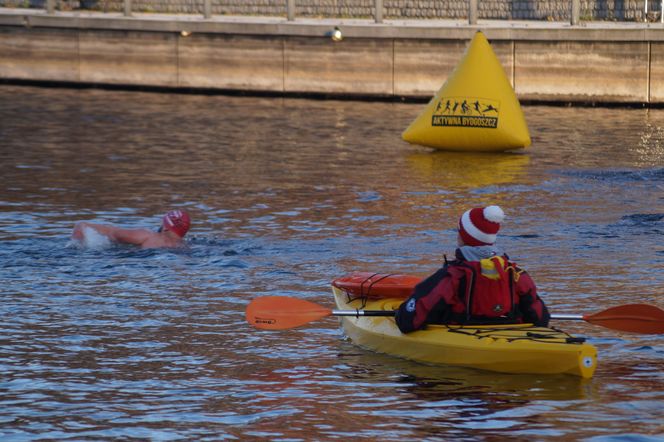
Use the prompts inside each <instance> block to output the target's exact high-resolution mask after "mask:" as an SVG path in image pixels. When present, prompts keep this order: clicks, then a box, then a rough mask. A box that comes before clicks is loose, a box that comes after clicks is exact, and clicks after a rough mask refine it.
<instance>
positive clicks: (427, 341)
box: [332, 285, 597, 378]
mask: <svg viewBox="0 0 664 442" xmlns="http://www.w3.org/2000/svg"><path fill="white" fill-rule="evenodd" d="M332 289H333V291H334V297H335V301H336V305H337V308H339V309H340V310H395V309H397V308H398V307H399V305H400V304H401V303H402V302H403V299H399V298H385V299H381V298H367V297H359V296H357V295H353V294H351V293H350V292H349V291H346V290H344V289H342V288H338V287H336V286H334V285H333V286H332ZM342 326H343V329H344V331H345V333H346V335H347V336H348V337H349V338H350V339H352V340H353V342H355V343H356V344H358V345H360V346H362V347H365V348H367V349H369V350H373V351H377V352H381V353H386V354H390V355H394V356H399V357H403V358H407V359H412V360H415V361H420V362H428V363H433V364H443V365H454V366H460V367H472V368H478V369H482V370H490V371H496V372H501V373H535V374H556V373H565V374H571V375H575V376H581V377H583V378H591V377H592V376H593V373H594V372H595V368H596V367H597V350H596V349H595V347H594V346H592V345H590V344H587V343H584V342H583V341H584V340H583V339H582V338H576V337H573V336H571V335H569V334H567V333H564V332H561V331H559V330H556V329H552V328H547V327H535V326H533V325H532V324H509V325H487V326H459V325H449V326H444V325H429V326H427V328H426V329H425V330H420V331H416V332H413V333H408V334H403V333H401V331H399V329H398V328H397V325H396V323H395V321H394V318H392V317H384V316H354V315H353V316H343V318H342Z"/></svg>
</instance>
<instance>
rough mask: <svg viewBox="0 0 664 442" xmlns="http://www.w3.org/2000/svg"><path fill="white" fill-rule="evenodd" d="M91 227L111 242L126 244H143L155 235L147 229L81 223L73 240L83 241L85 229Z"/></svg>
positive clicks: (76, 227) (75, 230) (75, 229)
mask: <svg viewBox="0 0 664 442" xmlns="http://www.w3.org/2000/svg"><path fill="white" fill-rule="evenodd" d="M85 227H89V228H91V229H94V230H96V231H97V232H98V233H100V234H101V235H104V236H106V237H108V239H110V240H111V241H115V242H121V243H126V244H136V245H139V246H140V245H141V244H143V243H144V242H145V241H146V240H147V239H148V238H150V236H151V235H153V234H154V233H153V232H151V231H149V230H145V229H121V228H119V227H115V226H109V225H106V224H93V223H88V222H79V223H76V225H75V226H74V231H73V232H72V238H74V239H79V240H80V239H83V237H84V235H83V229H84V228H85Z"/></svg>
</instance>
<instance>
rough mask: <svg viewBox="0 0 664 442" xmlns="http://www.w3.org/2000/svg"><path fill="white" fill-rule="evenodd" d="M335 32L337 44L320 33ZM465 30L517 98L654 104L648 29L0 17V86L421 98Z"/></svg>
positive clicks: (659, 44) (449, 63)
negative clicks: (485, 45)
mask: <svg viewBox="0 0 664 442" xmlns="http://www.w3.org/2000/svg"><path fill="white" fill-rule="evenodd" d="M335 25H336V26H339V28H340V29H341V30H342V32H343V35H344V39H343V41H340V42H334V41H332V40H331V39H330V38H329V33H330V31H331V30H332V29H333V27H334V26H335ZM477 30H482V31H483V32H484V33H485V35H486V36H487V38H488V39H489V40H490V42H491V44H492V46H493V48H494V51H495V52H496V54H497V55H498V57H499V59H500V60H501V62H502V64H503V67H504V68H505V71H506V73H507V75H508V78H510V80H511V82H512V84H513V86H514V88H515V91H516V93H517V95H518V96H519V98H520V99H522V100H528V101H558V102H598V103H645V104H661V103H664V28H662V27H661V26H659V27H658V25H654V24H629V25H628V24H619V25H610V26H607V25H592V26H591V25H587V26H578V27H577V26H570V25H569V24H564V23H535V22H527V23H523V22H522V23H515V22H486V23H483V22H480V23H479V25H477V26H469V25H468V24H465V23H464V22H462V21H457V22H455V21H435V22H432V21H427V22H421V21H420V22H408V21H387V22H385V23H382V24H376V23H372V22H371V21H369V20H367V21H361V20H346V21H339V20H296V21H294V22H288V21H286V20H285V19H280V18H247V17H214V18H212V19H208V20H203V19H202V18H200V19H199V18H197V17H192V16H188V17H184V18H182V17H173V16H157V15H146V16H142V15H135V16H133V17H123V16H121V15H111V14H95V13H91V14H83V13H76V14H74V13H57V14H55V15H47V14H44V13H35V12H34V11H28V10H3V11H0V79H5V80H28V81H48V82H71V83H85V84H106V85H126V86H148V87H164V88H194V89H195V88H201V89H219V90H238V91H259V92H270V93H286V94H290V93H293V94H302V93H304V94H306V93H315V94H330V95H362V96H372V95H373V96H395V97H420V98H428V97H431V96H432V95H433V93H434V92H435V91H436V90H437V89H438V88H439V87H440V86H441V85H442V84H443V82H444V81H445V79H446V78H447V76H448V75H449V74H450V73H451V72H452V70H453V69H454V67H455V66H456V64H457V63H458V61H459V60H460V59H461V57H462V55H463V52H464V50H465V48H466V46H467V44H468V42H469V41H470V39H471V38H472V36H473V35H474V33H475V32H476V31H477Z"/></svg>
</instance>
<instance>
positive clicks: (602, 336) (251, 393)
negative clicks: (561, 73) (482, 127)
mask: <svg viewBox="0 0 664 442" xmlns="http://www.w3.org/2000/svg"><path fill="white" fill-rule="evenodd" d="M423 108H424V105H423V104H421V103H420V104H417V103H367V102H353V101H331V100H325V101H323V100H307V99H286V98H256V97H229V96H197V95H178V94H160V93H143V92H126V91H101V90H68V89H45V88H44V89H42V88H33V87H20V86H9V85H3V86H0V143H1V146H0V158H1V161H0V172H1V174H2V178H3V179H2V184H0V241H1V247H0V271H1V274H0V280H1V281H2V284H1V285H0V295H1V298H0V299H1V300H2V302H1V303H0V436H1V438H2V440H35V439H39V440H49V439H51V440H69V439H72V440H109V439H123V440H132V439H133V440H136V439H143V440H145V439H150V440H224V439H230V440H232V439H240V440H282V441H285V440H288V441H297V440H349V439H361V440H381V441H390V440H399V441H403V440H441V441H442V440H451V439H454V440H469V441H470V440H487V441H493V440H505V439H510V440H523V441H532V440H538V441H545V440H592V441H610V440H611V441H612V440H619V439H626V438H629V439H630V440H636V441H639V440H642V441H651V440H664V371H663V370H662V368H663V367H664V338H662V337H658V336H648V335H636V334H628V333H621V332H616V331H612V330H609V329H606V328H602V327H598V326H593V325H590V324H586V323H584V322H571V321H559V322H556V323H555V325H556V326H558V327H560V328H563V329H565V330H567V331H570V332H573V333H576V334H579V335H581V336H584V337H586V338H587V339H588V341H589V342H590V343H592V344H594V345H595V346H596V347H597V348H598V351H599V365H598V369H597V371H596V374H595V377H594V378H593V379H591V380H581V379H578V378H575V377H572V376H562V375H561V376H534V375H528V376H525V375H504V374H495V373H488V372H482V371H476V370H470V369H459V368H449V367H436V366H428V365H424V364H419V363H415V362H410V361H406V360H401V359H398V358H395V357H390V356H386V355H380V354H375V353H372V352H369V351H365V350H363V349H361V348H358V347H356V346H355V345H353V343H352V342H350V341H348V340H347V339H345V338H344V336H343V333H342V331H341V330H340V329H339V323H338V320H337V319H335V318H326V319H323V320H320V321H317V322H314V323H311V324H309V325H307V326H305V327H302V328H298V329H295V330H289V331H283V332H266V331H258V330H255V329H253V328H251V327H250V326H249V325H247V324H246V322H245V320H244V309H245V307H246V305H247V303H248V302H249V301H250V300H251V299H253V298H255V297H258V296H264V295H286V296H293V297H298V298H302V299H308V300H310V301H313V302H317V303H320V304H323V305H327V306H332V296H331V292H330V286H329V284H330V281H331V280H332V279H334V278H336V277H338V276H341V275H344V274H346V273H349V272H352V271H358V270H362V271H373V272H385V273H387V272H389V273H412V274H417V275H422V276H424V275H427V274H429V273H431V272H433V271H434V270H435V269H436V268H437V267H438V266H439V265H440V263H441V260H442V256H443V254H444V253H447V254H450V253H452V252H453V247H454V242H455V230H454V227H455V224H456V222H457V219H458V216H459V215H460V213H461V212H463V211H464V210H466V209H467V208H470V207H476V206H484V205H488V204H499V205H501V206H502V207H503V209H504V210H505V212H506V214H507V217H508V218H507V219H506V221H505V223H504V224H503V228H502V230H501V234H500V239H499V245H500V246H502V247H503V248H505V249H506V250H507V251H508V253H509V254H510V256H511V257H512V259H513V260H515V261H516V262H518V263H519V264H521V265H522V266H524V267H526V268H527V269H528V270H529V272H530V273H531V275H533V277H534V278H535V280H536V281H537V284H538V287H539V290H540V292H541V295H542V297H543V298H544V299H545V301H546V302H547V304H548V305H549V308H550V310H551V311H552V312H554V313H576V314H581V313H584V314H585V313H594V312H597V311H599V310H602V309H603V308H606V307H609V306H612V305H620V304H626V303H633V302H644V303H649V304H654V305H659V306H660V307H664V110H644V109H622V108H611V109H607V108H563V107H544V106H526V107H524V112H525V115H526V119H527V121H528V125H529V128H530V131H531V136H532V138H533V146H532V147H531V148H529V149H527V150H525V151H523V152H520V153H507V154H458V153H457V154H454V153H444V152H432V151H430V150H429V149H427V148H422V147H416V146H411V145H408V144H406V143H404V142H403V141H401V138H400V134H401V131H402V130H403V129H404V128H405V127H406V126H407V125H408V124H409V123H410V122H411V121H412V120H413V119H414V118H415V117H416V116H417V115H418V114H419V112H420V111H422V110H423ZM173 207H180V208H186V209H187V210H188V211H189V212H190V213H191V214H192V217H193V227H192V230H191V232H190V234H189V235H187V238H188V247H187V248H185V249H182V250H139V249H136V248H133V247H130V246H108V245H104V244H103V243H101V242H100V243H98V244H93V245H92V246H90V247H86V248H82V247H80V246H76V245H75V244H72V243H71V242H70V239H69V235H70V233H71V229H72V227H73V225H74V222H75V221H78V220H96V221H98V222H105V223H114V224H119V225H123V226H126V227H149V228H156V227H157V226H158V225H159V222H160V215H161V214H163V213H164V212H165V211H166V210H167V209H170V208H173Z"/></svg>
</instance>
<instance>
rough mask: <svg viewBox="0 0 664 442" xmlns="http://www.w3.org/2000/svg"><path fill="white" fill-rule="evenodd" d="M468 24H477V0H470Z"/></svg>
mask: <svg viewBox="0 0 664 442" xmlns="http://www.w3.org/2000/svg"><path fill="white" fill-rule="evenodd" d="M468 24H471V25H476V24H477V0H468Z"/></svg>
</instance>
